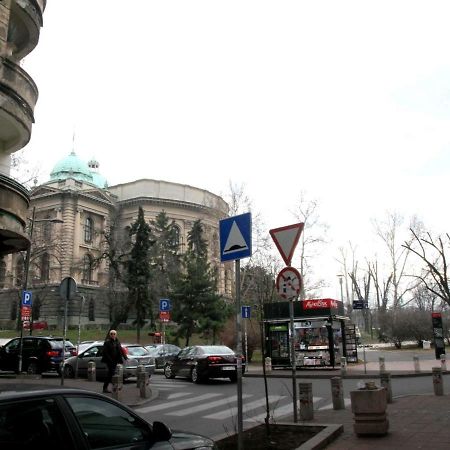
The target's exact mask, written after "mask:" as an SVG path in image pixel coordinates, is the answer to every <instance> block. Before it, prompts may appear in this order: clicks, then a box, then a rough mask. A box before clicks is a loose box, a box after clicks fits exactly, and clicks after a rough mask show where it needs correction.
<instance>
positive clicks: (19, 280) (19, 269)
mask: <svg viewBox="0 0 450 450" xmlns="http://www.w3.org/2000/svg"><path fill="white" fill-rule="evenodd" d="M23 270H24V264H23V259H22V257H21V256H19V257H18V258H17V260H16V286H22V284H23Z"/></svg>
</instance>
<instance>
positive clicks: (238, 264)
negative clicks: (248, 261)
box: [235, 259, 244, 450]
mask: <svg viewBox="0 0 450 450" xmlns="http://www.w3.org/2000/svg"><path fill="white" fill-rule="evenodd" d="M235 270H236V331H237V343H236V353H237V370H236V372H237V409H238V450H242V449H243V448H244V447H243V442H242V430H243V426H242V423H243V420H242V329H241V260H240V259H236V260H235Z"/></svg>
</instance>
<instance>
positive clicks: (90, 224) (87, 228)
mask: <svg viewBox="0 0 450 450" xmlns="http://www.w3.org/2000/svg"><path fill="white" fill-rule="evenodd" d="M93 236H94V221H93V220H92V218H91V217H86V220H85V222H84V242H88V243H89V242H92V238H93Z"/></svg>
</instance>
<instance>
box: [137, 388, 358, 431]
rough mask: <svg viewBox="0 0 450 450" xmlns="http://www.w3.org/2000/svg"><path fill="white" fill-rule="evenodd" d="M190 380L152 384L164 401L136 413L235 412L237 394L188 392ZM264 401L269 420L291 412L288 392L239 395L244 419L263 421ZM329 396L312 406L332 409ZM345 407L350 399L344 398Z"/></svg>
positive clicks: (214, 415) (219, 415) (223, 415)
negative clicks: (161, 394) (162, 393)
mask: <svg viewBox="0 0 450 450" xmlns="http://www.w3.org/2000/svg"><path fill="white" fill-rule="evenodd" d="M190 386H192V384H191V383H190V382H187V383H183V382H181V383H174V382H173V381H172V380H161V381H160V380H158V381H157V382H153V383H152V387H154V388H155V389H158V390H159V391H162V392H164V391H165V392H167V394H166V396H165V399H164V401H157V402H152V403H151V404H149V405H148V406H143V407H139V408H136V411H137V412H139V413H143V414H145V413H149V412H152V413H160V414H161V415H165V416H173V417H185V416H189V415H192V414H195V415H196V416H198V417H202V418H204V419H210V420H217V421H224V420H226V419H229V418H230V417H235V416H236V415H237V414H238V408H237V402H236V394H233V395H227V394H226V393H221V392H205V393H202V394H200V395H199V394H198V393H194V392H190V391H189V387H190ZM266 401H267V402H268V403H269V410H270V413H269V414H270V416H271V419H272V420H275V421H276V420H279V421H280V420H282V419H283V417H286V416H288V415H291V414H293V404H292V398H291V397H290V396H289V395H287V394H286V395H269V396H268V399H267V400H266V397H265V396H264V395H263V394H248V393H243V394H242V402H243V403H242V413H243V420H244V421H246V422H257V423H260V422H262V421H263V420H264V419H265V417H266V415H267V412H266ZM329 401H330V398H327V399H326V398H322V397H313V403H314V409H315V410H324V409H332V408H333V404H332V403H328V402H329ZM344 402H345V406H346V407H347V406H348V405H349V404H350V399H349V398H346V399H344Z"/></svg>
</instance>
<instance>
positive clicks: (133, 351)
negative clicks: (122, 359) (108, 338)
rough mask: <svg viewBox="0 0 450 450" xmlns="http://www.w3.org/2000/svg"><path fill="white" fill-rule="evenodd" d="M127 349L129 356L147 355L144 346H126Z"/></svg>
mask: <svg viewBox="0 0 450 450" xmlns="http://www.w3.org/2000/svg"><path fill="white" fill-rule="evenodd" d="M126 348H127V350H128V355H131V356H148V351H147V350H145V348H144V347H139V346H134V347H131V346H130V347H128V346H127V347H126Z"/></svg>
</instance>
